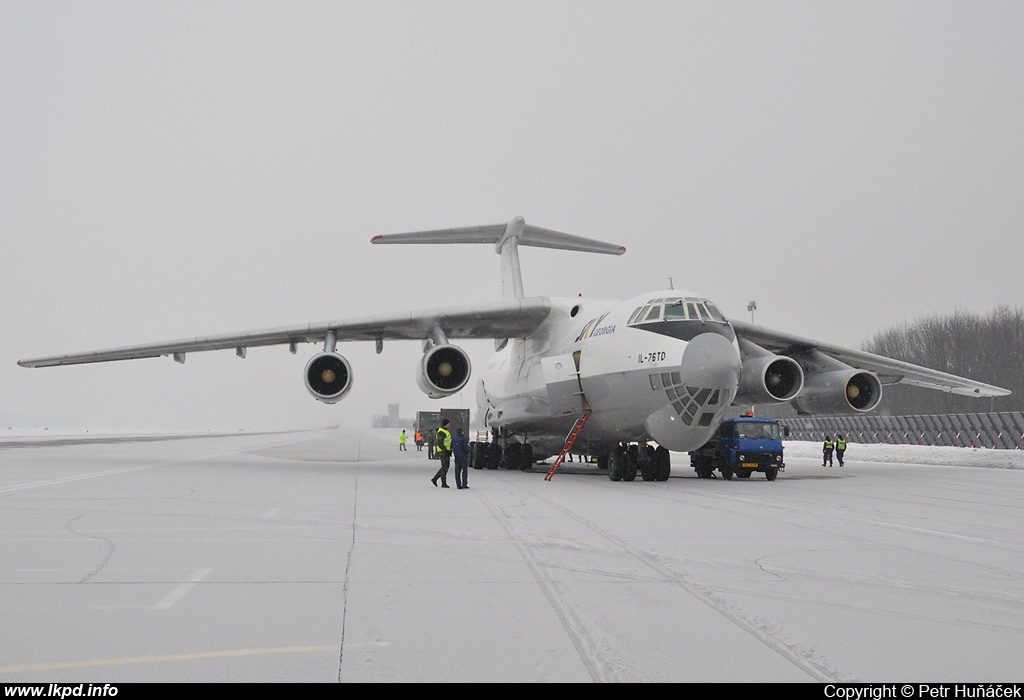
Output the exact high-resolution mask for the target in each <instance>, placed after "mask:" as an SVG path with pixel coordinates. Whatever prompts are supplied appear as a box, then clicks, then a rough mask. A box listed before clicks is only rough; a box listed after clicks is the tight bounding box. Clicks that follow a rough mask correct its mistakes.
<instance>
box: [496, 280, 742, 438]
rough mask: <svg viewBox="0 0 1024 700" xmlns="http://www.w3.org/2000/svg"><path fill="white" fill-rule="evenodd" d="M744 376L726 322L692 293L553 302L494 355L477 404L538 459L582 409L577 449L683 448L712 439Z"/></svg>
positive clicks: (561, 434) (497, 425) (497, 424)
mask: <svg viewBox="0 0 1024 700" xmlns="http://www.w3.org/2000/svg"><path fill="white" fill-rule="evenodd" d="M708 308H710V309H712V310H713V313H708ZM740 373H741V362H740V351H739V347H738V343H737V340H736V335H735V333H734V332H733V329H732V326H731V325H730V324H729V323H728V322H727V321H725V319H724V318H722V317H721V316H720V314H718V313H717V309H715V308H714V305H713V304H710V302H707V301H706V300H704V299H702V298H700V297H697V296H696V295H693V294H689V293H687V292H682V291H679V290H661V291H655V292H651V293H648V294H644V295H641V296H637V297H633V298H631V299H627V300H604V299H583V298H577V299H573V298H563V299H558V298H554V299H551V313H550V315H549V316H548V318H547V320H546V321H545V322H544V323H543V324H542V325H541V326H540V327H539V328H538V329H537V331H536V332H535V333H533V334H532V335H530V336H528V337H527V338H525V339H519V340H515V341H512V342H510V343H509V344H508V345H507V346H506V347H504V348H503V349H502V350H500V351H499V352H497V353H495V354H494V355H493V356H492V357H491V359H490V361H489V362H488V363H487V366H486V368H485V371H484V373H483V377H482V378H481V380H480V381H479V383H478V402H479V404H480V410H481V412H482V413H483V415H485V421H486V423H487V425H488V427H491V428H496V429H498V430H499V431H504V433H505V434H506V435H507V436H508V437H509V438H510V439H513V440H517V441H523V442H529V443H530V444H532V445H533V449H534V454H535V455H536V456H537V457H538V458H542V457H543V456H545V455H550V454H555V453H557V452H558V451H559V450H560V449H561V447H562V445H563V444H564V441H565V437H566V435H567V433H568V432H569V430H570V429H571V427H572V424H573V423H574V422H575V420H576V419H577V418H578V417H579V416H580V415H581V414H582V413H583V412H585V411H588V410H589V411H590V413H591V416H590V419H589V421H588V423H587V426H586V428H585V430H584V432H583V433H582V434H581V436H580V440H578V441H577V451H581V452H587V453H590V454H603V453H607V452H608V451H610V450H611V449H614V447H615V446H616V445H617V444H618V443H619V442H627V443H628V442H641V441H645V440H651V441H654V442H656V443H658V444H659V445H662V446H664V447H666V448H667V449H669V450H677V451H686V450H690V449H693V448H695V447H698V446H700V445H702V444H704V443H705V442H706V441H707V440H708V439H709V438H710V436H711V434H712V433H713V432H714V430H715V428H716V426H717V425H718V423H719V422H720V421H721V419H722V417H723V414H724V412H725V410H726V409H727V408H728V406H729V405H730V404H731V403H732V401H733V399H734V398H735V396H736V392H737V388H738V386H739V381H740ZM581 445H582V449H580V447H581Z"/></svg>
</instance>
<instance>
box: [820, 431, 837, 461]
mask: <svg viewBox="0 0 1024 700" xmlns="http://www.w3.org/2000/svg"><path fill="white" fill-rule="evenodd" d="M833 449H835V443H834V442H832V436H831V435H826V436H825V444H824V445H822V447H821V466H823V467H824V466H829V467H831V466H832V450H833Z"/></svg>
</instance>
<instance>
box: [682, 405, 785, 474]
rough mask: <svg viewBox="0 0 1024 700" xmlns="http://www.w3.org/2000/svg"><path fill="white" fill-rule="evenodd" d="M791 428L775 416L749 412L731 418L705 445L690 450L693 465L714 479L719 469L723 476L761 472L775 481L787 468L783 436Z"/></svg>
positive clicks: (699, 472)
mask: <svg viewBox="0 0 1024 700" xmlns="http://www.w3.org/2000/svg"><path fill="white" fill-rule="evenodd" d="M788 434H789V430H788V429H787V428H785V427H784V426H782V425H780V424H779V422H778V421H776V420H772V419H771V418H755V417H754V414H752V413H749V412H748V413H747V414H745V415H743V416H739V417H737V418H729V419H727V420H724V421H722V424H721V425H720V426H719V427H718V430H716V431H715V434H714V436H713V437H712V438H711V439H710V440H708V442H706V443H705V444H704V445H702V446H701V447H699V448H697V449H696V450H693V451H692V452H690V466H692V467H693V468H694V469H695V470H696V471H697V476H698V477H700V478H701V479H711V478H713V477H714V473H715V471H716V470H717V471H718V472H720V473H721V474H722V478H723V479H726V480H729V479H732V477H733V475H735V476H737V477H739V478H741V479H747V478H749V477H750V475H751V474H752V473H754V472H761V473H763V474H764V476H765V478H766V479H768V481H775V477H777V476H778V475H779V472H781V471H783V470H784V469H785V468H786V464H785V462H784V461H783V460H782V449H783V448H782V438H783V436H784V435H788Z"/></svg>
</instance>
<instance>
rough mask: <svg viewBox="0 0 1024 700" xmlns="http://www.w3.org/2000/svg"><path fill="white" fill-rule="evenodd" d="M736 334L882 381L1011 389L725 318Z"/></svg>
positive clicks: (978, 392)
mask: <svg viewBox="0 0 1024 700" xmlns="http://www.w3.org/2000/svg"><path fill="white" fill-rule="evenodd" d="M729 322H730V323H731V324H732V327H733V328H734V329H735V331H736V335H737V336H739V337H741V338H746V339H747V340H749V341H750V342H752V343H754V344H755V345H759V346H761V347H763V348H764V349H766V350H769V351H771V352H774V353H776V354H779V355H790V356H793V355H800V354H802V353H807V352H810V351H811V350H817V351H818V352H820V353H822V354H824V355H828V356H829V357H832V358H834V359H836V360H839V361H840V362H842V363H845V364H847V365H850V366H851V367H855V368H857V369H863V370H867V371H869V372H874V373H875V374H876V375H877V376H878V379H879V381H881V382H882V384H896V383H902V384H910V385H912V386H919V387H923V388H925V389H935V390H938V391H945V392H947V393H951V394H960V395H962V396H974V397H992V396H1007V395H1009V394H1010V393H1011V392H1010V391H1009V390H1008V389H1003V388H1002V387H998V386H993V385H991V384H985V383H983V382H976V381H974V380H972V379H965V378H964V377H958V376H956V375H954V374H947V373H945V372H940V371H938V370H934V369H929V368H928V367H922V366H920V365H914V364H911V363H909V362H902V361H900V360H893V359H891V358H888V357H883V356H882V355H875V354H873V353H870V352H864V351H861V350H852V349H850V348H844V347H840V346H838V345H829V344H828V343H822V342H819V341H817V340H812V339H810V338H801V337H799V336H795V335H790V334H788V333H782V332H780V331H775V330H771V329H769V328H764V327H762V326H755V325H753V324H750V323H744V322H743V321H733V320H731V319H730V321H729Z"/></svg>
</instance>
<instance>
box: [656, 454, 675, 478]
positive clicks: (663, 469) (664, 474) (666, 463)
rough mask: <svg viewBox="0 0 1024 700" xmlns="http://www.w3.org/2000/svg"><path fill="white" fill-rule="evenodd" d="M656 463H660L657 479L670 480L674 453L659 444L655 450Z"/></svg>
mask: <svg viewBox="0 0 1024 700" xmlns="http://www.w3.org/2000/svg"><path fill="white" fill-rule="evenodd" d="M654 463H655V464H657V465H658V469H657V471H658V474H657V476H656V477H655V481H668V477H669V475H670V474H671V473H672V455H670V454H669V452H668V450H667V449H665V448H664V447H662V446H661V445H658V449H656V450H655V451H654Z"/></svg>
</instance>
